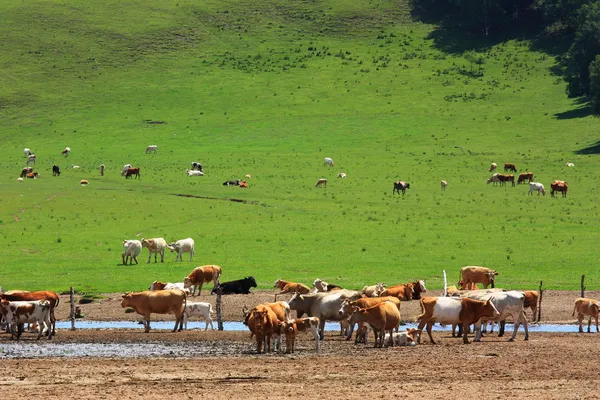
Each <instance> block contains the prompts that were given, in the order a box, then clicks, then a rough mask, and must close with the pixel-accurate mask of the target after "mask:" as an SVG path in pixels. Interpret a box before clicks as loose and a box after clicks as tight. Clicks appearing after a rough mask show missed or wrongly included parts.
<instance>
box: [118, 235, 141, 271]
mask: <svg viewBox="0 0 600 400" xmlns="http://www.w3.org/2000/svg"><path fill="white" fill-rule="evenodd" d="M123 247H124V248H125V251H123V254H121V257H122V258H123V265H127V258H129V265H131V264H133V262H132V261H135V263H136V264H137V263H138V260H137V256H139V255H140V253H141V252H142V242H140V241H139V240H123Z"/></svg>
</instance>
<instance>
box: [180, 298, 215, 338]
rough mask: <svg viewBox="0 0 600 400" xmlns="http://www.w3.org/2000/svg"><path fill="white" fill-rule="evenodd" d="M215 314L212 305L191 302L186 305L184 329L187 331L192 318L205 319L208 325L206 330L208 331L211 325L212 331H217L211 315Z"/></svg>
mask: <svg viewBox="0 0 600 400" xmlns="http://www.w3.org/2000/svg"><path fill="white" fill-rule="evenodd" d="M212 312H213V310H212V304H210V303H206V302H202V301H198V302H192V301H189V302H187V303H186V304H185V310H184V311H183V328H184V329H187V323H188V319H189V318H190V317H204V321H205V322H206V325H205V326H204V330H205V331H206V330H208V324H210V329H212V330H213V331H214V330H215V328H214V326H213V323H212V318H211V316H210V314H211V313H212Z"/></svg>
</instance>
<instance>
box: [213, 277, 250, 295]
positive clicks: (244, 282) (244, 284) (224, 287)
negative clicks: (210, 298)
mask: <svg viewBox="0 0 600 400" xmlns="http://www.w3.org/2000/svg"><path fill="white" fill-rule="evenodd" d="M219 287H220V288H221V294H250V288H251V287H256V281H255V280H254V277H253V276H249V277H246V278H244V279H238V280H237V281H231V282H223V283H221V284H219ZM211 293H212V294H216V293H217V288H213V290H212V292H211Z"/></svg>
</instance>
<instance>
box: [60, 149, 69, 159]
mask: <svg viewBox="0 0 600 400" xmlns="http://www.w3.org/2000/svg"><path fill="white" fill-rule="evenodd" d="M70 153H71V148H70V147H65V149H64V150H63V151H61V152H60V154H62V155H63V156H65V158H67V157H69V154H70Z"/></svg>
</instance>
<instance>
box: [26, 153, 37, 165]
mask: <svg viewBox="0 0 600 400" xmlns="http://www.w3.org/2000/svg"><path fill="white" fill-rule="evenodd" d="M35 158H36V157H35V154H30V155H29V156H27V165H29V164H31V163H33V165H35Z"/></svg>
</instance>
